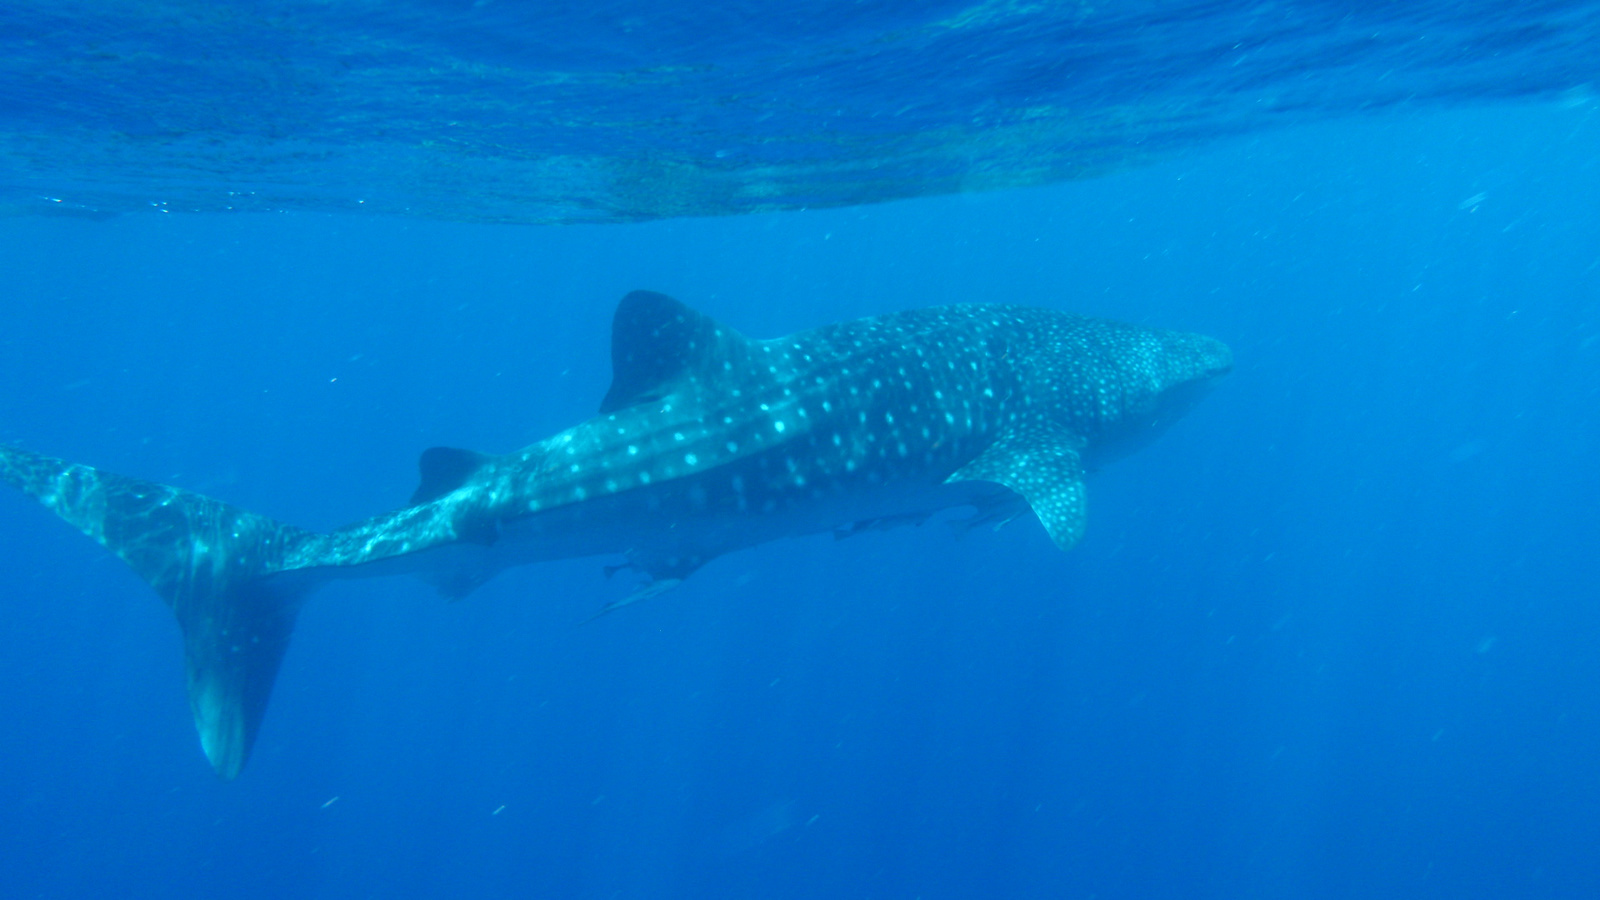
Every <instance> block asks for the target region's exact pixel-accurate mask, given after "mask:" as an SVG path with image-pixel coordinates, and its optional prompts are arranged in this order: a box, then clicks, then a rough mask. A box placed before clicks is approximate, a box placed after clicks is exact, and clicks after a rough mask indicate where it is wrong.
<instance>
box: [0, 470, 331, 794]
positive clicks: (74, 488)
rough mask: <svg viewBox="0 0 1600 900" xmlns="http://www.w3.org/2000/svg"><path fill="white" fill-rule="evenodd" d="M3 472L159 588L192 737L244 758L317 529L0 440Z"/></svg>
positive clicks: (215, 764) (303, 585) (234, 759)
mask: <svg viewBox="0 0 1600 900" xmlns="http://www.w3.org/2000/svg"><path fill="white" fill-rule="evenodd" d="M0 480H4V481H7V482H9V483H11V484H14V485H16V486H17V487H19V488H21V489H22V490H24V491H26V492H28V493H29V494H31V495H33V496H34V497H35V498H37V499H38V500H39V502H41V503H43V504H44V505H45V506H46V507H48V508H49V509H50V510H51V511H52V512H54V513H55V514H56V515H58V516H60V517H61V518H63V519H65V520H66V521H67V522H69V523H70V524H72V525H73V526H75V527H77V528H78V529H79V530H81V531H82V532H83V533H84V534H87V535H88V536H89V537H92V538H94V539H95V540H97V541H99V542H100V543H101V545H102V546H104V547H105V548H106V549H108V550H110V551H111V552H112V553H115V554H116V555H117V556H118V557H120V558H121V559H122V561H123V562H125V563H127V564H128V565H129V566H130V567H132V568H133V570H134V571H135V572H137V573H138V574H139V576H140V577H141V578H143V579H144V580H145V581H147V582H149V583H150V586H151V587H153V588H155V589H156V593H158V594H160V595H161V597H162V599H164V600H166V601H167V605H168V606H170V607H171V608H172V612H173V614H174V615H176V616H177V617H178V625H179V627H180V628H182V630H183V647H184V656H185V661H186V663H187V666H186V668H187V674H188V680H189V706H190V708H191V709H192V710H193V712H194V724H195V728H196V729H198V730H199V732H200V746H201V748H202V749H204V750H205V754H206V758H207V759H209V760H210V761H211V766H212V768H214V769H215V770H216V772H217V774H218V775H220V776H222V777H223V778H227V779H231V778H233V777H234V776H236V775H238V774H239V770H240V769H242V768H244V764H245V760H246V759H247V758H248V757H249V755H250V747H251V745H252V744H253V743H254V741H255V737H256V730H257V728H258V727H259V726H260V724H261V717H262V714H263V713H264V712H265V711H266V707H267V698H268V696H269V695H270V694H271V692H272V682H273V678H274V677H275V676H276V675H277V673H278V663H279V662H280V661H281V660H282V659H283V653H284V650H285V649H286V648H287V647H288V644H289V635H290V633H291V632H292V631H293V630H294V620H295V615H296V614H297V613H298V612H299V609H300V604H301V601H302V600H303V599H304V597H305V595H306V594H307V593H308V592H309V591H310V589H311V588H313V587H315V586H316V585H317V584H318V583H320V579H317V578H315V576H312V575H310V573H302V574H299V575H297V574H295V573H294V570H296V569H301V568H303V567H304V566H305V565H306V563H305V562H304V560H305V559H306V558H307V556H308V551H309V550H310V549H311V544H312V543H313V542H314V541H315V539H316V535H314V534H312V533H310V532H306V531H301V530H300V529H297V528H293V527H290V526H288V525H283V524H280V523H278V522H275V521H273V520H271V519H269V518H266V517H265V516H258V515H256V514H254V513H250V512H246V511H244V510H242V509H238V508H236V507H233V506H229V505H228V504H226V503H223V502H221V501H220V500H213V499H211V498H210V497H203V496H201V495H199V494H193V493H190V492H188V491H183V490H179V489H178V488H174V487H168V486H166V485H161V484H155V483H153V482H149V481H140V480H138V479H135V478H125V477H123V476H121V475H114V474H111V473H110V472H102V471H99V470H97V469H92V468H90V467H88V466H80V465H74V464H72V463H67V462H63V461H62V460H59V459H52V458H50V457H47V456H40V455H38V454H35V453H29V452H27V451H25V450H20V449H17V448H15V447H4V446H0Z"/></svg>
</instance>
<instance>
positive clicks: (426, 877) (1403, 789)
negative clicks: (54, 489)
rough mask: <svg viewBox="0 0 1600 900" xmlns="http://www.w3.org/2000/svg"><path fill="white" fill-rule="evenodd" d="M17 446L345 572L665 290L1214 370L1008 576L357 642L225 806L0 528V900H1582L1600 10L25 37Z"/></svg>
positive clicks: (1535, 6)
mask: <svg viewBox="0 0 1600 900" xmlns="http://www.w3.org/2000/svg"><path fill="white" fill-rule="evenodd" d="M0 48H3V53H0V208H3V212H4V213H5V215H4V216H3V217H0V442H3V443H6V444H16V445H20V446H23V447H26V448H28V449H31V450H35V451H39V452H43V453H47V454H50V455H52V456H59V457H64V458H67V459H71V460H75V461H81V462H84V463H87V464H90V465H95V466H100V467H103V468H105V469H108V470H111V471H115V472H122V473H127V474H130V475H136V476H139V477H142V478H148V479H151V480H155V481H160V482H165V483H170V484H175V485H179V486H182V487H184V488H187V489H190V490H195V491H199V492H202V493H205V494H209V495H212V496H216V497H219V498H222V499H224V500H226V501H228V502H230V503H233V504H236V505H238V506H241V507H244V508H247V509H251V510H255V511H258V512H261V513H264V514H266V515H270V516H272V517H274V518H276V519H280V520H283V521H286V522H291V523H294V524H296V525H300V526H303V527H307V528H313V529H318V530H326V529H330V528H334V527H337V526H340V525H343V524H346V523H349V522H351V521H354V520H357V519H360V518H362V517H365V516H368V515H372V514H374V513H377V512H380V511H383V510H389V509H394V508H396V507H399V506H402V505H404V504H405V503H406V501H407V498H409V497H410V496H411V493H412V490H413V488H414V486H415V480H416V465H417V455H418V453H419V452H420V451H421V450H423V449H424V448H427V447H431V446H436V445H446V446H458V447H471V448H476V449H480V450H484V451H490V452H508V451H510V450H513V449H516V448H519V447H522V446H524V445H527V444H529V443H531V442H533V441H535V440H538V439H540V438H543V437H546V436H548V435H550V434H552V433H554V432H556V431H559V430H560V429H563V428H566V427H568V426H570V425H572V424H574V423H576V422H578V421H580V420H582V419H584V418H586V417H589V416H591V415H593V414H594V411H595V409H596V407H597V405H598V403H599V400H600V398H601V397H602V396H603V395H604V394H605V391H606V388H607V384H608V381H609V379H610V374H611V369H610V360H609V356H608V340H609V329H610V321H611V314H612V311H613V309H614V307H615V304H616V302H617V300H618V299H619V298H620V297H621V296H622V295H623V294H624V293H626V292H627V291H629V290H632V289H635V288H648V289H652V290H658V291H662V292H665V293H668V294H671V295H673V296H676V297H678V298H679V299H681V300H683V301H685V302H687V303H689V304H690V305H692V306H694V307H696V308H698V309H701V310H703V311H705V312H707V313H709V314H711V315H714V316H716V317H717V318H719V319H720V320H722V321H724V322H726V323H727V324H729V325H731V326H733V327H735V328H737V329H739V330H741V331H743V332H745V333H747V334H750V335H753V336H759V337H769V336H777V335H782V334H786V333H789V332H793V331H798V330H802V329H806V328H811V327H815V326H819V325H823V324H827V323H831V322H837V321H841V320H846V319H851V318H857V317H862V316H868V315H874V314H879V313H885V312H892V311H896V310H904V309H912V308H917V307H923V306H930V305H936V304H942V303H952V302H1007V303H1021V304H1028V305H1035V306H1044V307H1050V308H1054V309H1060V310H1067V311H1072V312H1078V313H1084V314H1089V315H1095V316H1104V317H1108V318H1114V319H1120V320H1126V321H1131V322H1137V323H1141V324H1146V325H1151V326H1159V327H1168V328H1176V329H1182V330H1186V331H1197V332H1202V333H1205V334H1209V335H1213V336H1216V337H1218V338H1221V339H1223V340H1225V341H1227V342H1228V343H1229V344H1230V345H1231V347H1232V348H1233V351H1234V354H1235V357H1236V361H1237V364H1236V368H1235V370H1234V371H1233V373H1232V374H1231V375H1229V376H1228V377H1227V379H1225V380H1224V381H1223V382H1221V383H1220V385H1219V386H1218V387H1217V388H1216V389H1215V390H1214V391H1213V392H1212V393H1211V394H1210V395H1209V396H1208V397H1207V398H1206V399H1205V400H1204V401H1203V402H1202V403H1201V404H1200V405H1199V406H1197V407H1196V408H1195V409H1194V410H1193V411H1192V412H1190V413H1189V415H1188V416H1187V417H1186V418H1185V419H1183V420H1182V421H1180V422H1179V423H1177V424H1176V425H1175V426H1174V427H1173V428H1172V429H1171V430H1170V431H1168V432H1167V433H1166V434H1164V435H1163V436H1162V437H1161V438H1160V439H1159V440H1158V441H1156V442H1155V443H1153V444H1152V445H1151V446H1149V447H1147V448H1144V449H1143V450H1141V451H1139V452H1138V453H1136V454H1134V455H1132V456H1130V457H1128V458H1126V459H1123V460H1120V461H1118V462H1116V463H1114V464H1112V465H1110V466H1108V467H1107V468H1105V469H1104V470H1103V471H1100V472H1098V473H1096V474H1095V475H1094V476H1093V477H1092V479H1091V481H1090V483H1089V492H1090V508H1091V511H1090V519H1089V528H1088V533H1087V536H1086V537H1085V539H1084V540H1083V542H1082V543H1081V544H1080V545H1079V546H1078V547H1077V548H1076V549H1074V550H1073V551H1071V552H1070V553H1061V552H1060V551H1059V550H1057V549H1056V548H1055V547H1054V546H1053V545H1052V544H1051V543H1050V541H1049V539H1048V538H1047V537H1046V535H1045V534H1044V532H1043V530H1042V529H1041V528H1040V526H1039V524H1038V522H1037V521H1036V520H1035V519H1033V518H1032V517H1031V516H1024V517H1022V518H1020V519H1018V520H1017V521H1015V522H1013V523H1011V524H1010V525H1008V526H1006V527H1005V528H1003V529H1001V530H998V531H990V530H987V529H984V530H978V531H975V532H973V533H971V534H968V535H966V536H965V537H961V538H958V537H957V536H955V535H954V534H952V532H951V529H949V528H947V527H945V525H944V524H943V523H942V522H940V521H933V522H929V523H926V524H924V525H922V526H921V527H904V528H898V529H892V530H887V531H876V530H869V531H866V532H865V533H861V534H857V535H854V536H851V537H849V538H848V539H846V540H834V539H833V538H831V537H829V536H827V535H823V536H819V537H812V538H804V539H796V540H785V541H780V542H775V543H771V544H766V545H763V546H760V547H757V548H754V549H750V550H744V551H740V552H737V553H733V554H729V555H727V556H724V557H722V558H720V559H717V560H715V561H713V562H711V563H710V564H708V565H707V566H706V567H705V568H704V569H702V570H701V571H699V572H697V573H695V574H694V575H693V577H691V578H689V579H688V580H687V581H686V582H685V583H684V584H683V585H681V586H680V587H678V588H677V589H675V590H673V591H671V592H668V593H665V594H663V595H661V596H659V597H656V598H653V599H651V600H649V601H648V602H644V603H639V604H635V605H632V606H629V607H627V608H625V609H621V610H618V611H617V612H615V613H613V614H611V615H608V616H605V617H603V618H600V619H598V620H595V621H592V622H588V623H587V624H582V623H584V620H585V619H587V618H588V617H589V616H590V615H592V614H593V613H594V612H595V611H596V610H598V609H599V608H600V607H601V606H602V605H603V604H604V603H606V602H607V601H615V600H618V599H621V598H623V597H625V596H626V595H627V594H628V593H629V591H630V590H631V588H632V582H631V580H630V578H629V577H628V576H627V575H625V574H624V575H619V576H617V577H615V578H609V579H608V578H607V577H606V575H605V571H604V565H605V564H606V563H612V562H616V560H614V559H610V558H597V559H581V560H574V561H567V562H558V563H548V564H542V565H538V566H530V567H524V568H520V569H514V570H511V571H508V572H506V573H504V574H502V575H500V576H499V577H497V578H496V579H495V580H493V581H491V582H489V583H488V584H486V585H484V586H483V587H481V588H480V589H478V590H477V591H476V592H474V593H473V594H472V595H471V596H470V597H468V598H466V599H465V600H463V601H461V602H457V603H446V602H444V601H442V600H441V599H440V598H439V597H438V595H437V593H436V592H435V591H434V590H433V589H431V588H429V587H428V586H426V585H424V584H422V583H421V582H418V581H414V580H408V579H375V580H366V581H352V582H344V583H339V584H335V585H332V586H330V587H328V588H326V589H324V590H322V591H321V592H320V593H318V594H317V595H316V596H315V597H313V598H312V599H311V601H310V602H309V604H308V605H307V606H306V608H305V610H304V612H303V613H302V614H301V616H300V620H299V626H298V629H297V631H296V633H295V638H294V643H293V646H292V647H291V648H290V650H289V653H288V655H287V658H286V660H285V662H284V664H283V667H282V670H281V673H280V675H279V677H278V681H277V686H276V689H275V691H274V693H273V697H272V706H271V709H270V710H269V711H268V713H267V716H266V720H265V724H264V726H263V729H262V732H261V735H260V738H259V740H258V742H257V744H256V748H255V752H254V755H253V756H252V758H251V761H250V765H249V767H248V768H247V769H246V770H245V771H244V772H243V774H242V775H241V776H240V777H239V778H238V779H237V780H235V781H233V782H223V781H221V780H220V779H218V778H217V777H216V776H215V775H213V774H212V772H211V771H210V769H209V767H208V766H207V765H206V762H205V759H204V758H203V757H202V756H201V754H200V752H199V748H198V746H197V741H196V739H195V732H194V728H193V726H192V724H191V721H190V713H189V708H188V703H187V700H186V697H185V690H184V670H183V667H184V664H183V660H182V652H181V647H180V641H179V636H178V630H177V628H176V627H175V625H174V622H173V619H172V616H171V614H170V613H169V612H168V610H167V609H166V608H165V607H164V606H163V604H162V603H161V602H160V600H159V599H158V598H157V597H156V595H155V594H154V593H153V592H152V591H151V590H150V589H149V587H148V586H146V585H145V584H144V583H142V582H141V581H140V580H139V579H138V578H137V577H136V576H135V575H133V574H132V573H131V572H130V571H129V570H128V569H127V568H126V567H125V566H124V565H123V564H122V563H121V562H119V561H118V560H117V559H115V558H114V557H113V556H112V555H111V554H109V553H107V552H106V551H105V550H103V549H102V548H100V547H98V546H96V545H95V543H94V542H92V541H89V540H86V539H85V538H84V537H83V536H81V535H80V534H78V533H77V532H75V531H74V530H73V529H71V528H70V527H67V526H65V525H63V524H61V523H60V522H59V521H58V520H57V519H55V518H54V517H53V516H51V515H50V514H49V513H48V512H47V511H45V510H44V509H42V508H41V507H40V506H39V505H38V504H37V503H35V502H34V501H33V500H31V499H28V498H27V497H26V496H24V495H23V494H21V493H20V492H17V491H13V490H11V489H9V488H6V489H3V490H0V609H3V611H4V616H3V618H0V811H3V816H0V896H4V897H7V898H9V897H18V898H24V897H46V898H56V897H101V896H129V897H200V896H205V897H228V898H232V897H239V898H276V897H307V898H345V897H452V896H474V897H522V896H548V897H581V898H590V897H593V898H613V897H616V898H667V897H673V898H689V897H695V898H699V897H717V898H802V897H805V898H811V897H841V898H906V900H911V898H918V897H921V898H928V900H934V898H969V897H1028V898H1035V897H1037V898H1101V900H1106V898H1152V897H1172V898H1180V897H1181V898H1239V897H1296V898H1298V897H1318V898H1321V897H1328V898H1333V897H1362V898H1372V897H1395V898H1401V897H1404V898H1412V897H1440V898H1446V897H1448V898H1460V897H1484V898H1491V897H1492V898H1508V897H1511V898H1577V897H1594V896H1600V854H1597V853H1596V850H1595V848H1596V847H1600V765H1597V764H1596V762H1597V760H1600V586H1597V584H1600V513H1597V508H1600V466H1597V460H1600V100H1597V97H1596V85H1597V84H1600V5H1596V4H1594V3H1578V2H1526V3H1449V4H1446V3H1421V2H1419V3H1411V4H1377V3H1371V4H1360V3H1332V2H1282V3H1238V4H1234V3H1200V2H1170V0H1167V2H1156V0H1141V2H1130V3H1124V4H1114V5H1111V6H1108V7H1104V8H1102V7H1100V6H1098V5H1093V4H1087V3H1051V2H1042V3H1023V2H999V0H991V2H987V3H972V2H968V3H938V2H935V3H924V4H910V3H889V2H875V3H840V2H825V3H817V4H793V3H774V4H756V3H747V4H737V3H719V4H714V5H703V6H700V7H695V6H692V5H691V6H677V7H674V6H670V5H668V6H662V5H650V4H637V3H619V2H607V3H596V4H589V5H585V6H579V5H556V4H536V3H530V4H514V3H486V2H478V3H457V2H449V3H447V2H422V0H414V2H407V3H384V4H379V3H352V2H335V3H309V2H305V3H302V2H294V3H290V2H280V3H252V4H240V3H223V4H207V3H189V2H168V3H160V4H155V3H142V2H119V3H90V2H74V3H32V2H20V3H6V4H3V5H0Z"/></svg>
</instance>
